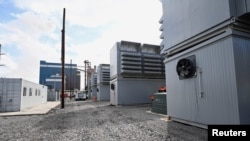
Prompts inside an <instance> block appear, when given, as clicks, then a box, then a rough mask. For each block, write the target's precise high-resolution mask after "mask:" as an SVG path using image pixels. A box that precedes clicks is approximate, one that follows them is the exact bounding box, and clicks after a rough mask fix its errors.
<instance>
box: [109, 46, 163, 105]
mask: <svg viewBox="0 0 250 141" xmlns="http://www.w3.org/2000/svg"><path fill="white" fill-rule="evenodd" d="M110 79H111V80H110V103H111V104H112V105H134V104H145V103H151V102H152V101H151V100H150V95H153V94H154V93H155V92H157V91H158V89H159V88H160V87H161V86H164V85H165V71H164V64H163V56H161V55H160V46H157V45H150V44H141V43H137V42H130V41H121V42H117V43H115V45H114V46H113V48H112V49H111V50H110Z"/></svg>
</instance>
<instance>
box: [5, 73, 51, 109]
mask: <svg viewBox="0 0 250 141" xmlns="http://www.w3.org/2000/svg"><path fill="white" fill-rule="evenodd" d="M45 102H47V86H44V85H40V84H36V83H33V82H30V81H27V80H24V79H21V78H0V112H16V111H21V110H22V109H24V108H28V107H31V106H34V105H38V104H42V103H45Z"/></svg>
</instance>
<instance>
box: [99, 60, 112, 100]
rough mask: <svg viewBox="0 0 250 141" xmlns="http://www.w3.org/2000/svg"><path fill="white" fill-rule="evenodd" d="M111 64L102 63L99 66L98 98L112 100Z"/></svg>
mask: <svg viewBox="0 0 250 141" xmlns="http://www.w3.org/2000/svg"><path fill="white" fill-rule="evenodd" d="M109 81H110V65H109V64H100V65H99V66H98V67H97V100H98V101H109V100H110V84H109Z"/></svg>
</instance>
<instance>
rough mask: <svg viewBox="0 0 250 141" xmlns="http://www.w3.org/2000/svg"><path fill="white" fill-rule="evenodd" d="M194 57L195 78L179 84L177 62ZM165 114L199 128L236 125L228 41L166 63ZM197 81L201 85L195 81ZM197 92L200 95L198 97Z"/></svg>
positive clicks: (232, 56)
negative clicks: (166, 90) (197, 70)
mask: <svg viewBox="0 0 250 141" xmlns="http://www.w3.org/2000/svg"><path fill="white" fill-rule="evenodd" d="M190 55H195V56H196V65H197V67H198V68H199V69H201V71H202V72H201V73H200V74H199V73H197V77H195V78H191V79H185V80H179V77H178V75H177V73H176V64H177V62H178V60H179V59H181V58H185V57H187V56H190ZM165 67H166V70H167V71H166V85H167V87H168V99H167V103H168V114H169V115H170V116H173V117H176V118H180V119H184V120H187V121H192V122H197V123H201V124H223V123H225V124H229V123H230V124H238V123H239V122H240V121H239V115H238V112H239V111H238V100H237V88H236V75H235V63H234V54H233V41H232V38H231V37H230V38H225V39H223V40H220V41H218V42H216V43H211V44H209V45H207V46H205V47H203V48H200V49H198V50H195V51H192V52H189V53H187V54H185V55H184V54H182V55H179V57H178V58H176V59H174V60H170V61H167V62H166V65H165ZM200 78H201V82H199V79H200ZM200 90H202V91H203V92H204V93H203V94H200Z"/></svg>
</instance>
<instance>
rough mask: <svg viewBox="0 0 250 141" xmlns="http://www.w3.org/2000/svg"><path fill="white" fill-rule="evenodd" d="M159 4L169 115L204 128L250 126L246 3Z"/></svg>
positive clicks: (229, 0) (194, 0)
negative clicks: (209, 126)
mask: <svg viewBox="0 0 250 141" xmlns="http://www.w3.org/2000/svg"><path fill="white" fill-rule="evenodd" d="M162 2H163V9H164V13H163V18H162V19H163V21H162V23H163V24H164V26H163V27H164V28H163V30H162V31H163V33H164V37H163V44H164V49H163V50H162V54H164V55H165V60H164V63H165V69H166V85H167V88H168V98H167V111H168V115H169V116H170V117H171V118H172V119H173V120H177V121H181V122H185V123H189V124H194V125H197V126H201V127H205V128H207V125H211V124H250V113H249V111H250V105H249V102H250V95H249V93H250V87H249V86H250V75H249V72H250V28H249V27H250V18H249V17H250V13H249V6H250V5H249V4H250V1H249V0H246V1H237V0H221V1H217V0H203V1H197V0H189V1H184V0H177V1H162ZM183 2H184V3H185V4H183ZM239 3H241V4H243V5H241V4H239ZM184 5H186V7H185V6H184ZM241 6H242V7H241ZM211 7H213V8H211ZM238 7H241V8H238ZM235 8H236V9H235ZM245 8H246V9H245ZM179 10H181V11H182V12H180V11H179ZM240 10H243V11H245V13H244V12H243V13H242V12H239V11H240ZM241 14H242V15H241ZM173 17H176V18H177V19H178V20H170V19H171V18H173ZM188 17H189V18H188ZM190 18H191V19H190ZM192 18H194V19H192ZM198 18H200V20H199V19H198ZM181 31H182V32H181ZM175 37H176V38H175Z"/></svg>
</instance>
